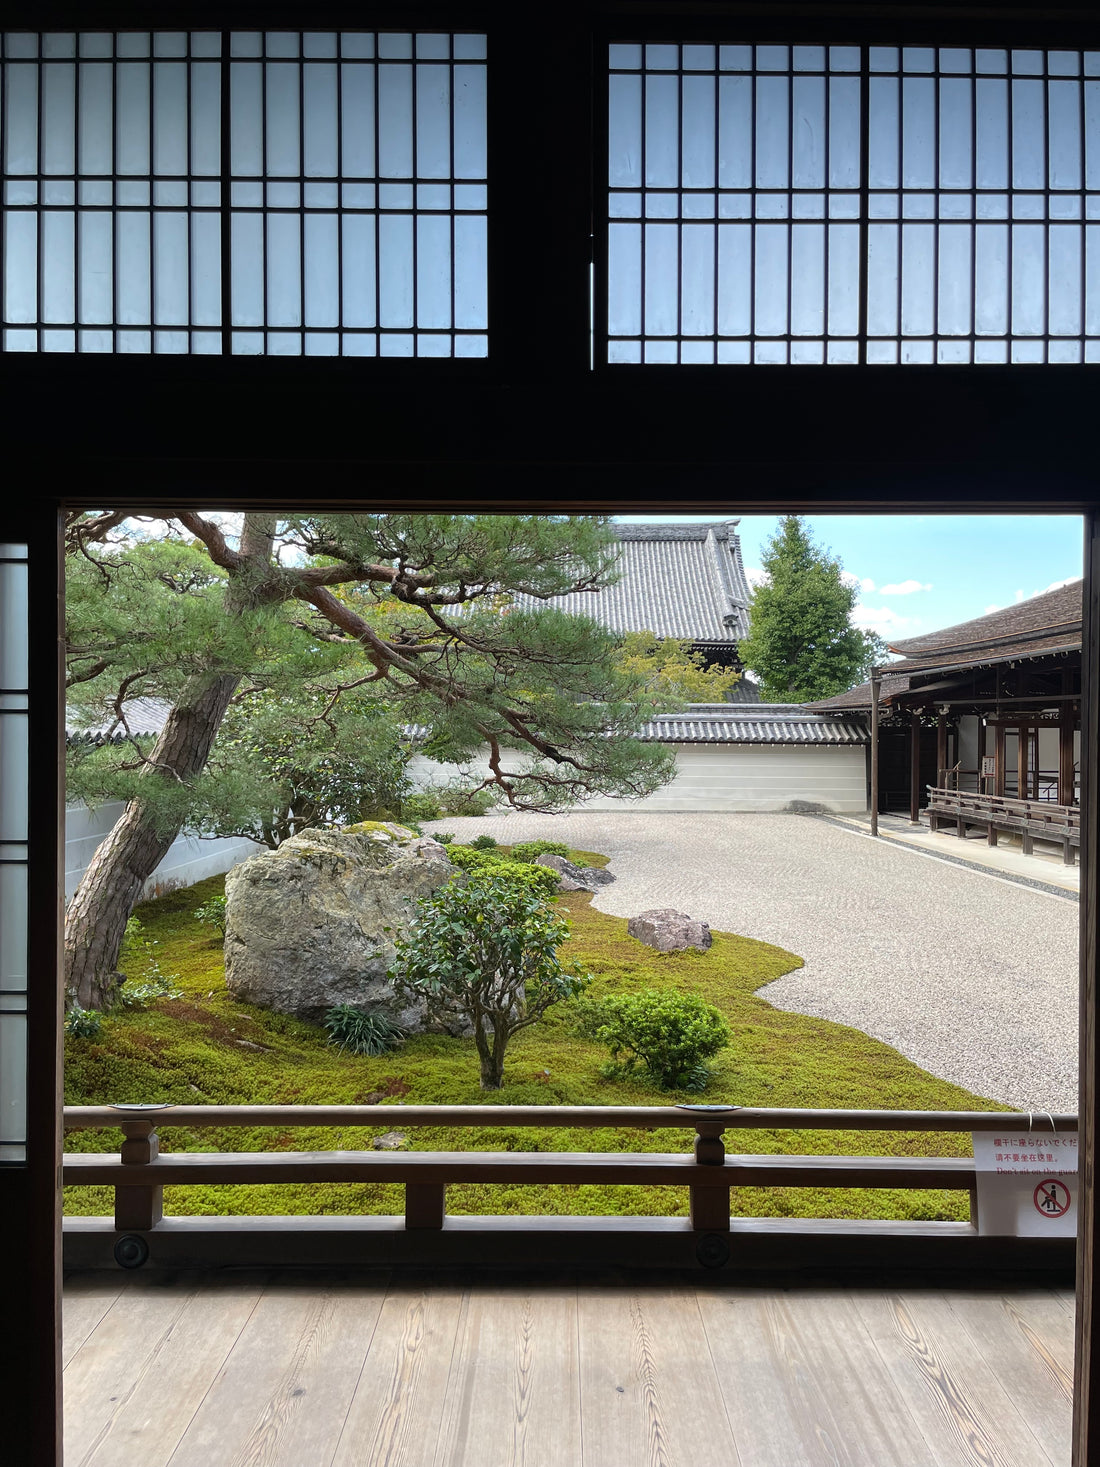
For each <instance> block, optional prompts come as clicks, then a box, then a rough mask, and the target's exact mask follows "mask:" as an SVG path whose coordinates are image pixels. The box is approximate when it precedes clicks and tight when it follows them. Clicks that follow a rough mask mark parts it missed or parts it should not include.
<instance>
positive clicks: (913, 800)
mask: <svg viewBox="0 0 1100 1467" xmlns="http://www.w3.org/2000/svg"><path fill="white" fill-rule="evenodd" d="M909 823H910V824H911V825H919V824H920V714H919V713H913V714H911V715H910V721H909Z"/></svg>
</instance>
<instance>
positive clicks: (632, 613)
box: [517, 520, 749, 646]
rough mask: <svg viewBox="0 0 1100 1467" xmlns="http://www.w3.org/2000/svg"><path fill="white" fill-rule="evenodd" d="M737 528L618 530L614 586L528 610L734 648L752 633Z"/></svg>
mask: <svg viewBox="0 0 1100 1467" xmlns="http://www.w3.org/2000/svg"><path fill="white" fill-rule="evenodd" d="M738 524H739V521H738V520H722V521H720V522H718V523H716V524H709V525H705V524H704V525H675V524H656V525H615V526H614V527H613V528H614V531H615V534H616V536H617V537H618V539H619V541H620V543H621V545H622V557H621V559H620V561H619V565H618V571H619V582H618V584H617V585H615V586H607V587H605V588H604V589H603V590H602V591H595V592H592V591H580V592H575V593H573V594H571V595H568V596H555V597H552V598H551V599H550V600H549V601H543V602H532V603H531V604H532V605H543V606H556V607H558V608H559V609H560V610H561V611H568V612H570V613H573V614H580V615H582V616H590V617H592V618H593V619H594V620H596V621H598V622H599V623H600V625H601V626H605V627H607V628H608V629H609V630H611V631H614V632H641V631H650V632H653V633H654V634H655V635H656V636H658V637H682V638H686V639H690V640H691V641H693V642H698V643H702V644H704V645H708V646H715V645H718V646H730V645H733V644H735V643H737V642H738V641H740V639H741V638H742V637H747V636H748V634H749V616H748V604H749V586H748V582H747V581H746V579H745V567H744V564H743V563H742V560H741V542H740V540H739V539H738V536H737V529H736V527H737V525H738ZM517 599H522V598H517Z"/></svg>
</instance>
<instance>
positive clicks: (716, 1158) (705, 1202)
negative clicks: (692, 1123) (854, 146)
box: [688, 1125, 730, 1233]
mask: <svg viewBox="0 0 1100 1467" xmlns="http://www.w3.org/2000/svg"><path fill="white" fill-rule="evenodd" d="M695 1131H696V1135H695V1160H696V1161H697V1162H699V1163H700V1164H701V1165H702V1166H713V1167H724V1166H725V1163H726V1146H725V1142H724V1141H723V1140H722V1128H721V1127H719V1126H703V1125H699V1126H696V1128H695ZM688 1196H689V1205H690V1221H691V1226H692V1228H693V1229H694V1230H695V1231H696V1232H697V1233H704V1232H705V1233H728V1232H729V1230H730V1189H729V1183H728V1182H725V1183H723V1182H719V1183H718V1184H717V1185H716V1186H706V1187H701V1186H696V1185H693V1186H690V1187H689V1188H688Z"/></svg>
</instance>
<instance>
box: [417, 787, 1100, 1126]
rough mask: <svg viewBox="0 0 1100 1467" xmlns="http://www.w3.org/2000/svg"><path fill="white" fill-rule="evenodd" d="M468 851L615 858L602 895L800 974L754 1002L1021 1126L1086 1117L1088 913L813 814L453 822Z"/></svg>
mask: <svg viewBox="0 0 1100 1467" xmlns="http://www.w3.org/2000/svg"><path fill="white" fill-rule="evenodd" d="M425 829H426V830H428V829H434V830H450V831H453V832H454V833H455V835H456V836H457V837H458V838H459V839H461V840H469V839H471V838H472V837H473V836H475V835H479V834H487V835H493V836H495V837H496V838H497V839H498V840H500V841H508V842H510V843H511V842H514V841H519V840H538V839H542V838H545V839H548V840H563V841H565V842H566V843H567V844H568V845H570V846H574V847H577V848H580V849H586V850H595V851H603V852H605V853H606V854H607V855H609V856H610V857H611V868H610V869H611V870H612V871H613V872H614V873H615V875H616V877H617V880H616V881H615V883H614V884H613V885H611V886H607V887H604V888H603V889H602V890H601V891H599V892H598V893H597V894H596V897H595V899H594V904H595V905H596V906H597V907H598V908H599V909H600V911H603V912H609V913H611V914H613V915H615V916H620V917H629V916H633V915H634V914H635V913H636V912H641V911H644V910H645V909H646V908H647V907H676V908H678V909H679V910H681V911H683V912H686V913H688V914H689V915H690V916H692V917H701V918H703V920H704V921H706V922H709V923H710V925H711V926H712V927H714V928H718V929H720V930H722V931H726V932H740V933H744V934H745V935H746V936H748V937H756V938H761V939H763V940H764V941H766V942H774V943H778V944H779V946H780V947H785V948H789V949H790V950H791V951H792V952H795V953H798V954H799V955H800V956H801V957H802V958H804V959H805V966H804V967H803V968H800V969H798V970H797V971H796V972H794V973H791V974H789V975H787V976H786V977H784V978H780V979H779V980H778V981H777V982H775V983H771V984H768V985H767V986H766V987H765V988H763V989H762V990H761V991H760V992H761V995H762V996H763V997H764V998H766V999H767V1000H768V1001H769V1003H772V1004H774V1005H775V1007H776V1008H779V1009H786V1010H789V1011H791V1012H794V1013H802V1014H811V1015H816V1016H817V1017H820V1018H824V1019H834V1020H836V1021H838V1022H840V1023H842V1024H851V1025H854V1026H855V1027H856V1028H858V1029H862V1030H863V1031H864V1032H865V1033H867V1034H871V1035H873V1036H874V1037H875V1038H876V1039H881V1040H883V1041H884V1042H885V1043H887V1044H892V1045H893V1046H894V1047H895V1048H896V1049H898V1050H900V1051H901V1053H902V1054H905V1055H907V1056H908V1057H909V1058H910V1059H912V1060H915V1061H916V1063H917V1064H919V1065H921V1066H922V1067H923V1068H924V1069H926V1070H929V1071H931V1072H932V1073H933V1074H935V1075H940V1076H942V1077H943V1078H944V1079H946V1080H953V1081H954V1082H955V1083H957V1084H959V1085H964V1086H966V1088H967V1089H969V1090H973V1091H976V1092H977V1093H978V1094H979V1095H985V1096H989V1097H991V1098H992V1099H995V1100H999V1101H1002V1102H1004V1103H1006V1104H1009V1105H1013V1106H1018V1107H1020V1108H1021V1109H1023V1110H1029V1109H1032V1110H1036V1111H1038V1110H1043V1111H1075V1110H1076V1109H1077V981H1078V980H1077V921H1078V907H1077V904H1076V903H1075V902H1073V901H1072V900H1069V899H1067V898H1065V897H1060V896H1054V895H1051V894H1048V893H1046V892H1043V891H1038V890H1035V889H1033V888H1029V887H1026V886H1021V885H1018V884H1016V883H1014V882H1009V881H1005V880H1004V879H1003V878H1001V877H998V876H995V875H990V874H987V873H986V872H984V871H981V870H969V869H964V868H963V867H960V866H957V865H954V864H952V863H949V862H946V861H939V860H937V859H936V858H935V857H933V856H927V855H924V854H922V853H920V852H918V851H915V850H912V849H909V848H904V847H901V846H898V845H892V844H888V843H886V842H884V841H873V840H871V838H870V837H869V836H866V835H863V834H861V833H860V832H858V831H854V830H850V829H845V828H842V827H840V826H837V825H834V824H831V823H830V822H829V821H827V820H822V819H817V818H815V817H812V816H804V815H728V814H713V815H698V814H695V815H687V814H685V815H668V814H664V815H648V814H625V813H624V814H584V813H576V814H566V815H520V814H515V813H510V814H504V815H489V816H485V817H483V818H479V819H452V818H447V819H443V820H438V821H434V822H431V823H430V824H429V825H428V826H426V827H425Z"/></svg>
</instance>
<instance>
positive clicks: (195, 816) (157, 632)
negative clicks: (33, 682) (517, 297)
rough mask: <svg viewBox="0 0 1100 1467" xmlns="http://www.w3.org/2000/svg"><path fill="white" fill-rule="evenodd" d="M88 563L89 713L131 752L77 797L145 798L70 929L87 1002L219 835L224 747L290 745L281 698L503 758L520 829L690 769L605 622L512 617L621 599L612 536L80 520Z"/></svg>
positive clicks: (595, 530) (335, 524) (257, 516)
mask: <svg viewBox="0 0 1100 1467" xmlns="http://www.w3.org/2000/svg"><path fill="white" fill-rule="evenodd" d="M67 548H68V550H69V553H70V565H71V567H72V576H71V583H70V584H71V590H70V596H69V607H68V618H69V620H68V630H67V636H68V653H69V677H70V697H71V698H72V699H73V700H74V701H76V702H77V703H78V704H80V705H81V707H82V708H83V709H84V710H85V713H86V715H87V719H88V722H89V723H91V722H94V721H96V719H95V715H96V713H98V715H99V721H102V719H103V717H108V718H109V719H111V720H112V721H113V722H114V723H115V724H116V725H117V727H118V728H119V729H120V731H121V732H122V733H123V735H124V741H123V742H122V743H121V744H118V745H112V746H111V747H112V749H114V750H116V751H117V757H116V755H115V754H112V755H106V754H101V755H99V756H98V771H94V770H93V765H92V764H91V763H89V764H88V766H87V773H88V776H89V778H88V779H87V780H85V781H84V783H83V785H82V784H81V780H80V779H79V778H74V785H73V789H74V792H77V793H90V792H91V783H90V777H91V774H92V773H93V772H96V778H97V779H98V780H99V784H98V789H99V797H100V798H106V797H108V796H109V795H112V794H113V795H114V796H115V797H119V798H125V799H126V800H127V805H126V809H125V811H124V813H123V815H122V816H121V817H120V818H119V820H118V822H117V823H116V825H115V827H114V828H113V830H112V831H111V832H110V833H109V835H108V836H107V838H106V839H105V840H104V841H103V843H102V844H101V845H100V847H99V849H98V850H97V852H96V854H95V857H94V858H93V860H92V862H91V864H90V865H89V867H88V869H87V871H86V872H85V875H84V878H83V879H82V881H81V883H80V886H79V888H78V890H77V892H76V893H75V895H74V897H73V899H72V902H71V903H70V905H69V910H68V915H67V921H66V938H65V942H66V984H67V988H68V992H69V993H70V995H71V996H72V997H73V998H74V999H76V1000H78V1001H79V1002H80V1003H81V1004H82V1005H83V1006H84V1007H86V1008H93V1007H94V1008H104V1007H108V1006H109V1004H110V1002H111V1000H112V998H113V994H114V992H115V990H116V989H117V986H118V981H119V978H118V973H117V961H118V950H119V944H120V943H121V941H122V935H123V933H124V931H125V926H126V919H127V917H128V916H129V915H130V911H131V910H132V907H133V905H134V902H135V901H136V900H137V897H138V895H139V893H140V891H141V889H142V886H143V885H144V883H145V881H146V880H147V879H148V877H149V876H150V875H151V874H152V872H153V871H154V870H155V869H156V867H157V865H158V864H159V862H160V861H161V860H162V859H163V857H164V855H165V854H166V852H167V850H168V848H169V846H170V845H171V843H172V841H173V839H174V838H175V836H176V835H177V834H178V833H179V831H180V830H181V829H185V828H192V829H198V830H203V829H209V820H210V813H211V810H212V809H213V808H214V807H215V806H216V804H217V800H218V799H219V798H221V799H224V787H223V789H222V791H221V793H220V794H219V792H218V790H217V789H216V788H215V786H216V785H217V780H218V778H219V775H220V774H221V773H225V772H226V771H228V770H230V766H231V765H232V763H233V757H234V756H233V754H232V749H231V745H232V737H230V739H229V740H228V741H227V746H226V748H225V750H223V753H224V763H220V762H219V761H221V760H222V759H223V753H219V754H217V755H215V754H214V751H215V748H216V743H215V741H216V740H217V737H218V734H219V731H220V730H221V729H222V726H223V722H224V720H225V719H226V716H227V713H228V711H229V710H230V709H231V708H232V707H240V708H241V710H242V719H243V717H244V710H245V708H246V704H247V701H248V700H249V699H258V700H259V701H260V703H261V704H264V703H267V712H268V713H269V714H271V717H272V719H273V720H274V723H275V724H276V725H277V723H278V717H279V700H280V699H289V700H290V701H289V702H287V703H284V704H283V707H284V708H289V707H291V706H294V707H295V708H296V710H297V716H299V717H304V718H305V719H306V720H309V719H314V718H315V717H316V716H317V714H318V712H319V711H320V710H321V709H323V708H328V709H329V712H330V713H331V711H332V708H334V707H335V706H337V705H338V704H339V703H340V702H341V701H342V700H344V699H346V698H349V699H350V698H353V697H354V696H359V697H363V698H367V697H371V698H375V699H377V700H379V702H381V703H383V704H384V705H385V706H386V708H387V709H389V710H390V711H391V712H392V716H393V717H394V718H395V719H396V720H397V721H398V722H399V723H401V724H419V725H421V726H424V727H426V728H427V729H428V746H427V747H428V748H429V749H430V750H431V752H432V753H433V756H434V757H436V758H440V757H446V758H449V759H453V760H456V761H458V760H468V759H469V758H470V757H471V756H472V755H473V754H474V753H475V752H477V751H480V750H487V751H488V772H487V773H486V774H485V775H484V777H483V778H480V779H478V780H475V781H474V784H475V786H476V787H478V788H487V789H490V790H492V791H493V792H494V793H496V794H497V795H498V796H499V797H500V798H501V799H502V800H504V801H507V802H508V803H509V804H511V805H513V806H514V807H516V808H518V809H527V810H552V809H560V808H562V807H565V806H568V805H570V804H573V803H575V802H576V801H578V800H580V799H583V798H584V797H585V796H586V795H588V794H611V795H620V796H625V797H627V798H632V799H637V798H641V797H643V796H645V795H647V794H649V793H651V792H652V791H653V790H654V789H657V788H659V787H660V786H661V785H663V784H665V783H667V781H668V780H669V779H670V778H671V777H672V773H673V771H674V763H673V759H672V756H671V754H669V752H668V751H667V750H665V749H663V748H661V747H660V746H659V745H656V744H652V743H646V742H643V741H642V740H641V739H640V738H639V737H638V734H639V732H640V730H641V727H642V725H643V724H644V723H645V722H646V721H648V720H649V719H651V718H653V717H654V716H655V715H656V714H658V713H661V712H664V711H667V710H668V709H669V708H670V707H674V706H677V702H676V700H675V699H672V698H669V697H668V696H667V695H665V694H663V693H661V692H660V691H659V690H657V689H655V688H653V687H651V686H650V685H649V683H648V682H647V680H646V679H645V678H644V677H642V676H639V675H637V674H635V673H632V672H631V671H630V670H629V669H626V668H624V667H622V666H621V665H620V664H619V662H618V661H617V658H616V652H617V645H618V644H617V639H616V638H615V637H614V635H613V634H612V633H610V632H608V631H606V630H604V629H603V628H601V627H600V626H598V625H597V624H596V623H595V622H594V621H592V620H590V619H589V618H587V617H577V616H569V615H566V614H565V613H563V612H560V611H558V610H557V609H556V608H553V607H549V606H546V607H536V608H529V607H528V606H526V605H524V606H522V607H521V606H516V605H509V604H508V603H509V599H510V597H512V596H515V595H520V594H522V595H523V596H524V597H525V598H533V599H534V600H535V601H546V600H549V599H550V598H553V597H555V596H561V595H565V594H568V593H569V592H573V591H579V590H595V589H598V588H599V587H601V586H603V585H606V584H608V583H609V582H610V581H611V580H612V579H613V578H614V575H615V562H616V558H617V545H616V542H615V539H614V536H613V532H612V531H611V529H610V527H609V525H608V522H607V520H606V518H604V517H599V516H575V515H565V516H559V515H442V514H441V515H411V514H357V515H295V516H287V517H285V518H276V516H274V515H270V514H261V513H248V514H245V515H243V516H241V517H240V520H239V524H235V525H234V526H233V528H232V530H230V528H229V527H228V526H227V525H226V524H225V523H224V522H222V521H220V520H219V519H218V518H216V517H214V516H210V515H204V514H199V513H197V512H193V511H182V512H180V513H178V514H176V515H174V516H166V517H164V518H160V519H153V520H143V521H142V522H140V523H138V524H135V523H134V522H133V521H131V520H128V519H127V516H126V514H125V512H123V511H104V512H83V511H76V512H74V513H73V514H72V515H71V516H70V517H69V520H68V525H67ZM141 697H157V698H160V699H162V700H164V701H165V702H166V703H168V704H169V705H170V710H169V712H168V714H167V717H166V719H165V722H164V726H163V728H162V730H161V732H160V733H159V735H158V736H157V737H156V739H155V741H150V740H147V739H142V738H140V737H138V736H136V735H134V736H130V731H129V730H128V728H127V709H128V706H130V705H131V704H132V701H133V700H135V699H138V698H141ZM235 699H236V700H238V702H237V704H235V703H234V700H235ZM332 700H335V702H332ZM330 705H331V706H330ZM349 706H351V705H350V704H349ZM326 716H327V715H326ZM349 726H350V725H349ZM314 727H319V725H314ZM234 728H235V715H234V716H233V717H231V721H230V725H229V729H230V734H231V735H232V733H233V730H234ZM268 730H269V733H270V731H271V722H270V721H269V723H268ZM264 737H265V738H266V735H265V736H264ZM266 747H267V749H268V751H269V752H270V750H271V748H272V745H271V744H270V743H269V744H267V745H266ZM299 752H300V751H299ZM212 756H213V758H212ZM265 757H266V756H265ZM234 778H236V779H237V780H238V784H239V786H240V780H241V770H240V767H239V762H238V767H237V769H236V773H235V775H234ZM223 783H224V782H223ZM246 803H247V802H246ZM276 803H277V802H276ZM322 803H324V801H323V800H322ZM284 808H289V807H285V806H284ZM332 808H335V806H333V807H332ZM223 828H227V827H223Z"/></svg>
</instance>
